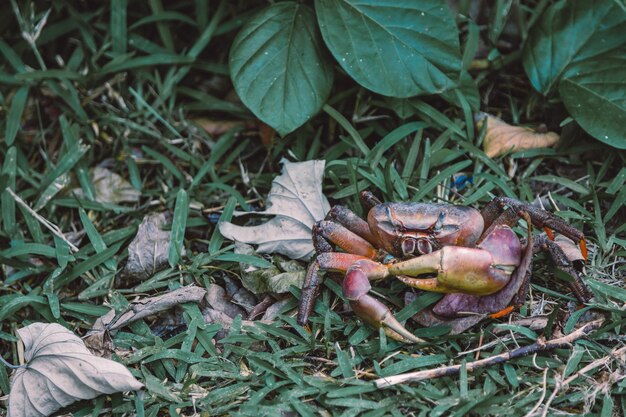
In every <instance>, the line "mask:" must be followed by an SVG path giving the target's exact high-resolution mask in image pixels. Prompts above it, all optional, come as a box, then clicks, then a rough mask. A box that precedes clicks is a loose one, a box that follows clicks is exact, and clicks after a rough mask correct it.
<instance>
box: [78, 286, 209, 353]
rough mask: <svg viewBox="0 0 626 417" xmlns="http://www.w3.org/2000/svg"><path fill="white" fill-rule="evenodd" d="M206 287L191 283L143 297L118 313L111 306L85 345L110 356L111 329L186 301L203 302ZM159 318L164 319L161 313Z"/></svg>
mask: <svg viewBox="0 0 626 417" xmlns="http://www.w3.org/2000/svg"><path fill="white" fill-rule="evenodd" d="M206 293H207V291H206V290H205V289H204V288H200V287H196V286H195V285H188V286H186V287H182V288H178V289H176V290H174V291H170V292H168V293H165V294H162V295H158V296H156V297H147V298H141V299H139V300H137V301H135V302H133V303H132V304H131V305H130V306H128V309H127V311H125V312H123V313H120V314H119V315H116V314H115V310H113V309H111V310H110V311H109V312H108V313H106V314H105V315H103V316H101V317H99V318H98V319H97V320H96V322H95V323H94V325H93V328H92V329H91V331H90V332H89V333H88V334H87V336H86V337H85V339H84V341H85V345H86V346H87V347H88V348H89V350H91V351H92V352H94V353H95V354H96V355H98V356H102V357H110V356H111V352H113V343H112V341H111V335H110V332H112V333H115V332H116V331H117V330H119V329H121V328H122V327H124V326H127V325H129V324H131V323H134V322H136V321H137V320H141V319H145V318H147V317H150V316H155V315H157V314H159V313H162V312H163V311H166V310H169V309H171V308H173V307H176V306H178V305H180V304H184V303H200V302H201V301H202V300H203V299H204V296H205V295H206ZM159 320H160V321H161V322H162V320H161V317H159Z"/></svg>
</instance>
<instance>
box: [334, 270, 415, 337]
mask: <svg viewBox="0 0 626 417" xmlns="http://www.w3.org/2000/svg"><path fill="white" fill-rule="evenodd" d="M387 275H388V272H387V267H386V266H385V265H383V264H380V263H378V262H374V261H370V260H367V259H363V260H359V261H357V262H355V263H354V264H352V266H350V267H349V268H348V271H347V272H346V277H345V278H344V280H343V286H342V288H343V295H344V297H346V299H347V300H348V301H349V302H350V307H352V311H354V313H355V314H356V315H357V316H358V317H360V318H361V319H362V320H364V321H365V322H367V323H369V324H370V325H371V326H373V327H375V328H382V329H383V331H384V332H385V334H386V335H387V336H389V337H391V338H392V339H394V340H397V341H399V342H403V343H421V342H424V340H422V339H420V338H418V337H416V336H415V335H413V334H412V333H411V332H409V331H408V330H407V329H406V328H405V327H404V326H403V325H402V324H400V322H399V321H398V320H397V319H396V318H395V317H394V316H393V314H392V313H391V310H389V308H388V307H387V306H386V305H384V304H383V303H381V302H380V301H378V300H377V299H375V298H374V297H372V296H371V295H369V294H368V293H369V291H370V289H371V288H372V287H371V285H370V283H369V280H370V279H379V278H385V277H386V276H387Z"/></svg>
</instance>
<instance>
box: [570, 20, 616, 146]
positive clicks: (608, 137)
mask: <svg viewBox="0 0 626 417" xmlns="http://www.w3.org/2000/svg"><path fill="white" fill-rule="evenodd" d="M624 25H625V30H626V23H624ZM625 36H626V35H625ZM623 49H624V51H623V52H622V54H621V56H612V57H606V58H603V59H599V60H598V61H589V62H586V63H585V65H577V66H576V71H575V72H574V74H575V75H573V76H572V77H569V76H568V77H566V78H564V79H563V80H562V81H561V83H560V84H559V93H560V94H561V98H562V99H563V103H564V104H565V107H566V108H567V111H569V113H570V114H571V115H572V117H574V119H575V120H576V122H578V124H579V125H580V126H581V127H582V128H583V129H585V131H587V133H589V134H590V135H591V136H593V137H595V138H596V139H598V140H600V141H602V142H604V143H607V144H609V145H611V146H614V147H616V148H620V149H626V48H623Z"/></svg>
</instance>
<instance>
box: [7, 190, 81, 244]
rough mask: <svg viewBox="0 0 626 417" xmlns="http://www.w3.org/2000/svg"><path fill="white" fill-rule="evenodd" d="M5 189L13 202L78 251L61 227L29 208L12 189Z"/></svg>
mask: <svg viewBox="0 0 626 417" xmlns="http://www.w3.org/2000/svg"><path fill="white" fill-rule="evenodd" d="M6 191H7V192H8V193H9V195H10V196H11V197H13V199H14V200H15V202H16V203H17V204H19V205H20V206H22V207H24V209H25V210H26V211H28V212H29V213H30V214H31V215H32V216H33V217H34V218H35V219H37V221H39V223H41V224H43V225H44V226H45V227H46V228H47V229H48V230H50V231H51V232H52V233H53V234H54V235H55V236H56V237H58V238H59V239H61V240H62V241H64V242H65V243H67V245H68V246H69V247H70V249H72V251H73V252H78V247H76V245H74V244H73V243H72V242H70V241H69V240H67V238H66V237H65V235H64V234H63V232H62V231H61V229H59V226H57V225H56V224H54V223H52V222H50V221H49V220H47V219H45V218H44V217H42V216H41V215H40V214H39V213H37V212H36V211H35V210H33V209H32V208H30V206H29V205H28V204H26V202H25V201H24V200H22V199H21V198H20V196H19V195H17V194H15V193H14V192H13V190H12V189H10V188H7V189H6Z"/></svg>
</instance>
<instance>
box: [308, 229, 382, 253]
mask: <svg viewBox="0 0 626 417" xmlns="http://www.w3.org/2000/svg"><path fill="white" fill-rule="evenodd" d="M313 233H315V234H318V235H321V236H323V237H324V238H326V239H327V240H329V241H330V242H332V243H334V244H335V245H337V246H339V247H340V248H341V249H343V250H345V251H346V252H349V253H354V254H356V255H363V256H367V257H368V258H373V257H375V256H376V252H377V251H376V249H375V248H374V247H373V246H372V245H371V244H370V243H369V242H368V241H367V240H365V239H363V238H362V237H361V236H359V235H357V234H356V233H353V232H351V231H350V230H348V229H346V228H345V227H343V226H342V225H340V224H338V223H333V222H331V221H328V220H322V221H319V222H317V223H316V224H315V226H313Z"/></svg>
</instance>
